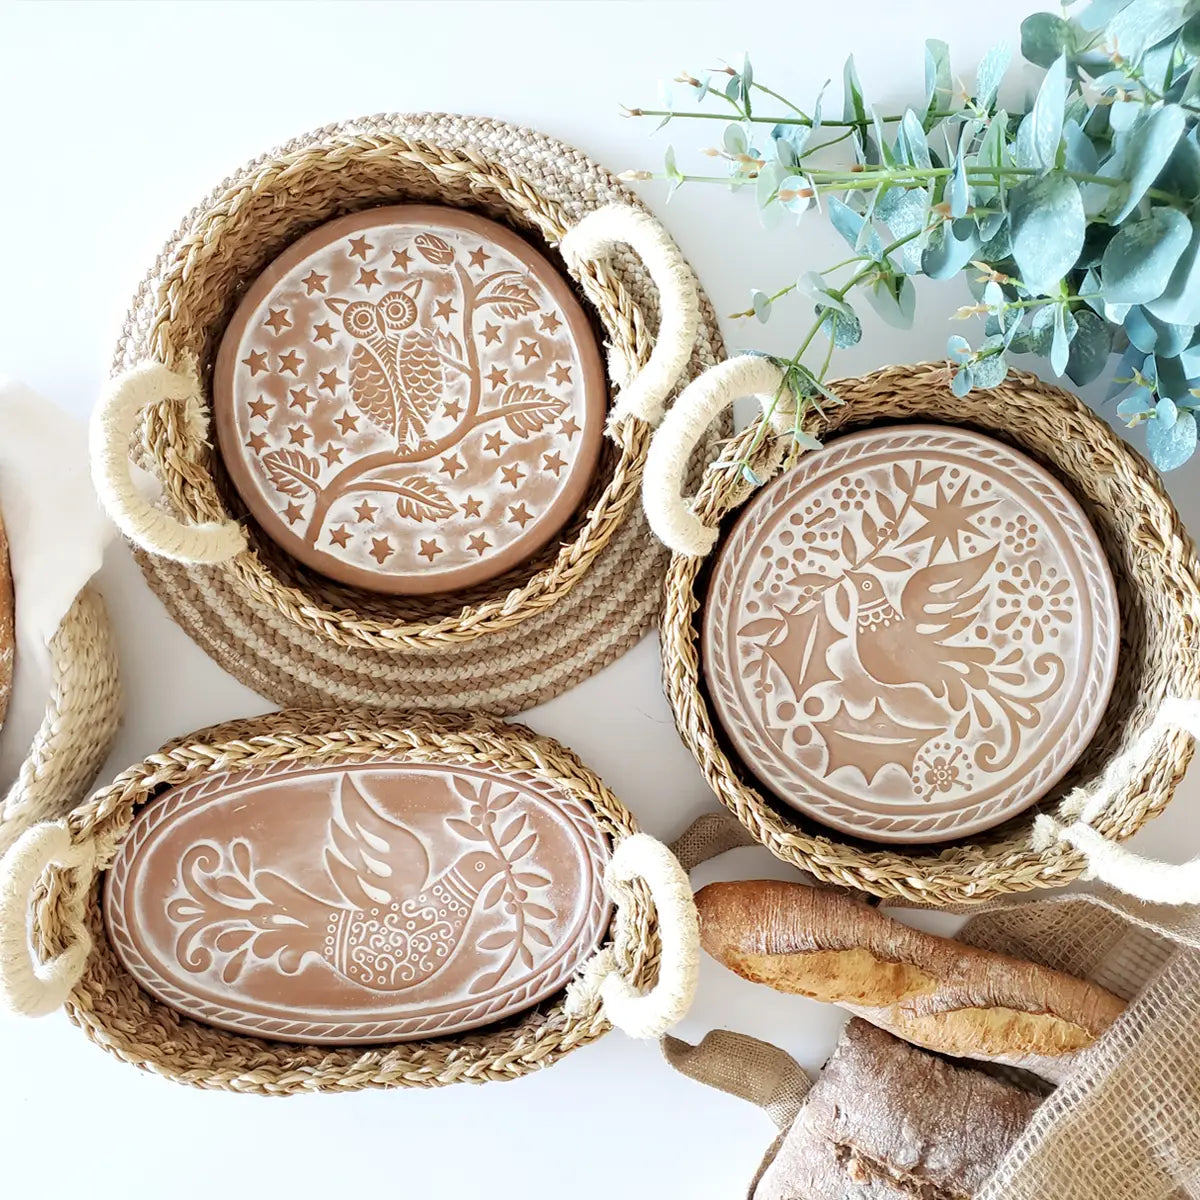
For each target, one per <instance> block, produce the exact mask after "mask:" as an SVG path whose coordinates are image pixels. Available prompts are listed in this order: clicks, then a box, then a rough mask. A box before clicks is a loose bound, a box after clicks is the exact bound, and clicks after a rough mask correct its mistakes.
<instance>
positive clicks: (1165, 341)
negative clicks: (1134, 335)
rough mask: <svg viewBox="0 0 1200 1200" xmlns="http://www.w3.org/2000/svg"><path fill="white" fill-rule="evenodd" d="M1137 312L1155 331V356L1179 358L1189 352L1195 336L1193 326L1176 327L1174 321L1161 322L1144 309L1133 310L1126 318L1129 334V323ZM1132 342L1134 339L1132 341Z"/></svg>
mask: <svg viewBox="0 0 1200 1200" xmlns="http://www.w3.org/2000/svg"><path fill="white" fill-rule="evenodd" d="M1135 312H1138V313H1141V314H1142V317H1143V319H1144V320H1145V321H1146V323H1147V324H1148V325H1149V326H1150V328H1151V329H1153V330H1154V354H1155V356H1156V357H1158V358H1178V357H1179V356H1180V355H1181V354H1183V353H1184V351H1185V350H1187V348H1188V346H1189V345H1190V343H1191V341H1192V337H1193V335H1194V334H1195V332H1196V331H1195V329H1194V328H1193V327H1192V326H1191V325H1176V324H1175V323H1174V322H1173V321H1160V320H1159V319H1158V318H1157V317H1156V316H1154V314H1153V313H1150V312H1147V311H1146V310H1145V309H1142V308H1131V309H1130V310H1129V315H1128V316H1127V317H1126V318H1125V329H1126V331H1127V332H1128V329H1129V322H1130V320H1131V319H1132V318H1133V314H1134V313H1135ZM1130 340H1131V341H1132V339H1130Z"/></svg>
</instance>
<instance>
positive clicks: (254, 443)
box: [246, 433, 267, 454]
mask: <svg viewBox="0 0 1200 1200" xmlns="http://www.w3.org/2000/svg"><path fill="white" fill-rule="evenodd" d="M246 445H247V446H249V447H250V449H251V450H253V451H254V453H255V454H261V453H262V452H263V451H264V450H265V449H266V448H267V439H266V438H265V437H263V435H262V434H261V433H252V434H251V435H250V437H249V438H248V439H247V440H246Z"/></svg>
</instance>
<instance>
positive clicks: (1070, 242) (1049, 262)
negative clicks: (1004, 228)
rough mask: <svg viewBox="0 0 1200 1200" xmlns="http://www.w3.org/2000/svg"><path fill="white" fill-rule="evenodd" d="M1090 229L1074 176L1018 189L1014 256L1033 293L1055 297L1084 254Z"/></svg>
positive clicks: (1012, 224)
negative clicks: (1085, 233) (1084, 246)
mask: <svg viewBox="0 0 1200 1200" xmlns="http://www.w3.org/2000/svg"><path fill="white" fill-rule="evenodd" d="M1084 227H1085V221H1084V215H1083V201H1082V199H1081V198H1080V195H1079V187H1078V185H1077V184H1076V183H1075V181H1074V180H1073V179H1071V178H1070V177H1069V176H1066V175H1057V174H1051V175H1044V176H1042V177H1040V178H1038V179H1030V180H1027V181H1026V182H1025V183H1022V184H1019V185H1018V186H1017V187H1015V188H1013V189H1012V191H1011V192H1010V194H1009V228H1010V236H1011V238H1012V253H1013V257H1014V258H1015V259H1016V263H1017V269H1018V271H1019V272H1020V275H1021V281H1022V283H1024V284H1025V286H1026V287H1027V288H1029V290H1030V291H1032V292H1034V293H1036V294H1039V295H1049V294H1050V293H1051V292H1052V291H1054V290H1056V289H1057V288H1058V285H1059V283H1060V281H1061V280H1062V278H1063V276H1064V275H1066V273H1067V272H1068V271H1069V270H1070V269H1071V268H1072V267H1073V266H1074V265H1075V261H1076V259H1078V257H1079V252H1080V251H1081V250H1082V249H1083V234H1084Z"/></svg>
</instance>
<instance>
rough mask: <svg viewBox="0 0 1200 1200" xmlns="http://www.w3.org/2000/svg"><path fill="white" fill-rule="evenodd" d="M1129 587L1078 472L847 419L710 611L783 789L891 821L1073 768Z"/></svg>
mask: <svg viewBox="0 0 1200 1200" xmlns="http://www.w3.org/2000/svg"><path fill="white" fill-rule="evenodd" d="M1119 640H1120V630H1119V622H1118V612H1117V599H1116V590H1115V587H1114V585H1113V580H1112V575H1111V573H1110V571H1109V567H1108V563H1107V562H1106V560H1105V558H1104V554H1103V551H1102V549H1101V547H1100V545H1099V542H1098V540H1097V538H1096V535H1095V533H1094V531H1093V530H1092V528H1091V527H1090V525H1089V524H1088V522H1087V519H1086V517H1085V516H1084V514H1083V512H1082V510H1081V509H1080V508H1079V506H1078V504H1076V502H1075V501H1074V500H1073V499H1072V498H1071V496H1069V495H1068V494H1067V492H1066V491H1065V489H1064V488H1063V487H1062V485H1061V484H1059V483H1058V482H1057V480H1055V479H1054V478H1053V477H1052V476H1050V475H1049V474H1048V473H1047V472H1046V471H1044V470H1043V469H1042V468H1041V467H1040V466H1038V465H1037V464H1035V463H1033V462H1032V461H1030V460H1029V459H1027V458H1025V457H1024V456H1023V455H1021V454H1018V453H1016V452H1015V451H1013V450H1012V449H1010V448H1009V447H1007V446H1005V445H1002V444H1001V443H999V442H996V441H993V440H992V439H990V438H986V437H983V436H981V435H979V434H976V433H973V432H970V431H968V430H960V429H954V428H949V427H944V426H915V425H913V426H899V427H894V428H888V429H881V430H870V431H867V432H865V433H859V434H853V435H850V436H848V437H844V438H839V439H838V440H836V441H834V442H832V443H831V444H830V445H829V446H827V447H826V448H825V449H823V450H820V451H818V452H816V453H814V454H811V455H807V456H805V457H804V458H803V459H802V460H801V461H800V462H799V463H798V465H797V466H795V467H794V468H793V469H792V470H790V471H788V472H786V473H785V474H783V475H781V476H780V477H779V478H778V479H776V480H775V481H774V482H773V483H772V484H771V485H770V486H768V487H766V488H764V489H763V490H762V491H761V492H760V493H759V494H758V495H757V496H756V497H755V498H754V500H753V501H752V502H751V503H750V504H749V505H747V507H746V508H745V510H744V511H743V512H742V514H741V516H740V517H739V519H738V521H737V523H736V524H735V525H734V527H733V529H732V530H731V532H730V534H729V536H728V538H727V540H726V541H725V543H724V544H723V545H722V547H721V549H720V551H719V553H718V558H717V562H716V565H715V568H714V572H713V577H712V582H711V585H710V588H709V591H708V596H707V601H706V606H705V611H704V622H703V639H702V654H703V661H704V672H705V680H706V683H707V686H708V690H709V694H710V696H711V699H712V703H713V706H714V709H715V712H716V714H717V718H718V720H719V722H720V724H721V726H722V728H723V729H724V731H725V733H726V734H727V735H728V737H729V739H730V740H731V742H732V743H733V745H734V747H735V749H736V750H737V752H738V754H739V755H740V757H741V758H742V759H743V761H744V763H745V765H746V766H747V767H748V768H749V769H750V770H751V771H752V772H753V773H754V774H755V775H756V776H757V777H758V778H759V779H760V780H761V781H762V782H763V783H764V784H765V785H766V786H768V787H769V788H770V789H771V790H772V791H773V792H774V793H775V794H776V795H777V796H778V797H779V798H780V799H781V800H782V801H784V802H785V803H787V804H789V805H791V806H792V807H794V808H795V809H797V810H799V811H800V812H802V813H805V814H807V815H808V816H811V817H813V818H815V819H816V820H818V821H820V822H822V823H824V824H826V825H829V826H831V827H833V828H835V829H838V830H840V831H842V832H844V833H849V834H852V835H856V836H859V837H862V838H866V839H868V840H872V841H885V842H935V841H942V840H946V839H949V838H955V837H962V836H965V835H967V834H971V833H976V832H978V831H980V830H982V829H986V828H989V827H990V826H993V825H996V824H999V823H1000V822H1001V821H1004V820H1006V819H1007V818H1009V817H1011V816H1013V815H1014V814H1015V813H1017V812H1020V811H1021V810H1022V809H1024V808H1026V807H1027V806H1028V805H1030V804H1033V803H1034V802H1036V801H1037V799H1038V798H1039V797H1041V796H1043V795H1045V793H1046V792H1047V791H1048V790H1049V789H1050V788H1051V787H1053V786H1054V784H1055V783H1056V782H1058V780H1060V779H1061V778H1062V776H1063V775H1064V774H1065V773H1066V772H1067V771H1068V770H1069V769H1070V767H1071V764H1072V763H1073V762H1074V761H1075V759H1076V758H1077V757H1078V755H1079V754H1080V752H1081V751H1082V750H1083V748H1084V747H1085V746H1086V745H1087V743H1088V741H1089V739H1090V738H1091V736H1092V734H1093V733H1094V732H1095V730H1096V727H1097V725H1098V724H1099V721H1100V718H1101V716H1102V714H1103V711H1104V707H1105V705H1106V704H1107V702H1108V697H1109V693H1110V692H1111V690H1112V685H1113V680H1114V678H1115V675H1116V667H1117V650H1118V644H1119Z"/></svg>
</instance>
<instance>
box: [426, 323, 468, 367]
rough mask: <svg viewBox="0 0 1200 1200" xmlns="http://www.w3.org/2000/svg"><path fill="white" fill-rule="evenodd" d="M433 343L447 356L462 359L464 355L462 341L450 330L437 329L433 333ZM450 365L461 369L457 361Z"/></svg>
mask: <svg viewBox="0 0 1200 1200" xmlns="http://www.w3.org/2000/svg"><path fill="white" fill-rule="evenodd" d="M433 345H434V347H435V348H436V349H437V350H438V351H439V352H440V353H441V354H442V355H443V356H444V357H445V358H454V359H461V358H462V356H463V348H462V342H460V341H459V340H458V338H456V337H455V336H454V334H452V333H451V332H450V331H449V330H436V331H435V332H434V334H433ZM448 365H450V366H454V367H455V368H456V369H461V368H459V367H458V364H457V363H451V364H448Z"/></svg>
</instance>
